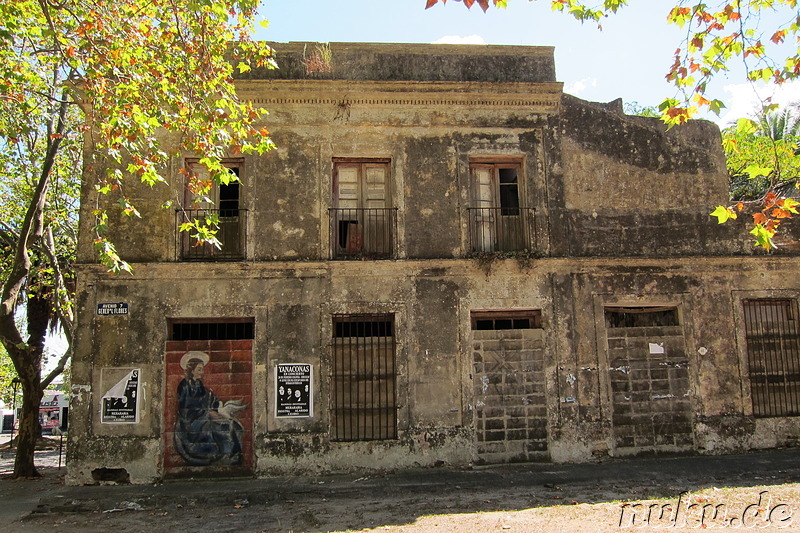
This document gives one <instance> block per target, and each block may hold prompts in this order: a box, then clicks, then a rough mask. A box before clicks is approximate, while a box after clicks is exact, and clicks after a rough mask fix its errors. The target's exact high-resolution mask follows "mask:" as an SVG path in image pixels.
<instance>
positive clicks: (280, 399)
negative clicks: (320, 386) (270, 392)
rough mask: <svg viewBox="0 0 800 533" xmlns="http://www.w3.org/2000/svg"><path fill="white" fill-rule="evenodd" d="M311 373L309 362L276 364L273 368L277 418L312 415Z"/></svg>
mask: <svg viewBox="0 0 800 533" xmlns="http://www.w3.org/2000/svg"><path fill="white" fill-rule="evenodd" d="M311 374H312V367H311V365H310V364H306V363H290V364H280V365H277V367H276V368H275V416H276V417H277V418H307V417H310V416H313V409H312V401H311V392H312V389H313V387H312V378H311Z"/></svg>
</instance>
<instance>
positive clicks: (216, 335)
mask: <svg viewBox="0 0 800 533" xmlns="http://www.w3.org/2000/svg"><path fill="white" fill-rule="evenodd" d="M252 338H253V321H252V320H250V319H247V320H241V321H232V322H207V321H203V322H200V321H186V322H184V321H180V322H178V321H176V322H173V323H172V324H171V326H170V340H173V341H200V340H202V341H205V340H245V339H252Z"/></svg>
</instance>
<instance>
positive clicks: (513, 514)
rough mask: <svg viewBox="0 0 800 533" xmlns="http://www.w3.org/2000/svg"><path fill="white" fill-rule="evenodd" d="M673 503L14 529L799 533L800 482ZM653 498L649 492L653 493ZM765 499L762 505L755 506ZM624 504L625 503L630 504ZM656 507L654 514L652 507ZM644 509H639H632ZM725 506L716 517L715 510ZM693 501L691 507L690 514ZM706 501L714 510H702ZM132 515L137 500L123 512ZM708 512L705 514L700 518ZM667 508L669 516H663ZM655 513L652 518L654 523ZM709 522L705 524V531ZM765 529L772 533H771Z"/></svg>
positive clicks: (277, 511)
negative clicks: (715, 531)
mask: <svg viewBox="0 0 800 533" xmlns="http://www.w3.org/2000/svg"><path fill="white" fill-rule="evenodd" d="M673 490H674V491H675V492H676V494H675V496H674V497H669V498H660V499H658V500H653V499H651V498H650V497H649V495H648V494H647V493H646V492H645V493H644V494H641V499H639V498H636V499H633V500H628V499H627V498H625V499H622V500H619V499H618V498H617V496H618V495H620V494H622V493H625V494H630V491H628V490H626V489H625V488H619V489H613V488H605V489H596V488H595V489H593V488H592V487H587V486H584V487H570V488H568V489H561V488H560V487H553V488H548V487H542V488H541V489H540V490H533V491H529V490H515V489H508V490H498V489H493V490H487V491H485V492H484V491H481V492H473V491H470V492H469V493H466V494H465V493H463V492H461V491H459V490H455V491H449V492H442V493H438V494H437V493H432V494H416V495H414V496H408V495H406V494H404V493H402V494H395V495H391V494H384V495H377V494H368V493H362V492H360V491H358V492H357V493H356V494H351V495H350V496H347V495H342V494H340V495H333V494H332V495H331V497H330V498H320V499H319V500H318V501H306V500H303V499H298V500H289V499H284V500H255V501H250V500H249V499H241V500H239V501H236V502H233V503H232V505H226V506H218V505H215V504H213V502H207V501H199V500H192V499H191V498H190V499H187V500H186V502H185V503H182V504H175V505H172V506H164V507H158V508H156V509H150V510H141V511H136V510H119V511H116V512H110V513H109V512H102V511H94V512H89V513H77V514H62V515H33V516H31V517H29V518H27V519H26V520H24V521H22V522H20V523H18V524H16V525H15V527H14V529H13V530H14V531H45V530H48V529H51V528H52V529H54V530H61V531H97V532H101V531H103V532H106V531H116V532H128V531H137V532H138V531H174V532H178V531H180V532H183V531H187V532H188V531H252V532H261V531H263V532H301V531H302V532H322V531H337V532H339V531H370V532H378V531H395V532H408V533H412V532H413V533H428V532H443V531H458V532H469V533H472V532H474V533H484V532H487V531H511V532H525V533H533V532H572V531H575V532H582V531H589V532H598V533H605V532H612V531H613V532H618V531H621V530H629V531H633V530H641V529H650V528H653V529H654V530H658V529H664V528H669V530H670V531H684V530H686V531H688V530H694V529H701V528H702V529H705V528H708V527H717V528H719V527H727V528H730V529H750V528H758V529H759V530H761V531H772V530H775V531H778V530H785V531H800V520H793V518H794V517H795V515H797V514H798V513H800V509H799V508H798V502H800V485H798V484H797V483H790V484H780V485H761V486H756V487H747V488H709V489H704V490H701V491H698V492H692V493H689V494H683V495H682V496H680V497H681V498H682V502H683V508H682V511H681V512H679V513H678V521H677V523H675V522H674V521H673V520H674V516H675V514H674V511H675V509H676V508H677V500H678V497H679V496H678V493H679V490H680V489H678V488H677V487H676V488H675V489H668V490H666V491H665V492H672V491H673ZM648 492H649V491H648ZM759 499H760V500H761V503H760V504H759ZM626 503H627V504H628V505H625V504H626ZM651 503H652V504H655V505H656V507H655V508H654V509H652V510H650V512H649V513H648V510H649V504H651ZM637 504H638V505H639V507H634V505H637ZM720 504H723V505H724V506H725V508H723V509H720V510H718V511H719V512H718V514H717V515H716V516H714V515H713V508H714V507H716V506H717V505H720ZM690 505H694V507H692V508H689V506H690ZM708 505H710V506H711V508H709V507H705V506H708ZM126 507H127V508H128V509H136V508H137V507H136V504H135V502H128V504H127V505H121V506H120V509H125V508H126ZM703 507H705V509H706V511H705V512H706V515H705V517H703V516H702V512H703V511H702V509H703ZM662 510H663V511H664V512H663V513H662V512H661V511H662ZM648 514H649V517H648ZM703 524H705V527H703ZM767 528H768V529H767Z"/></svg>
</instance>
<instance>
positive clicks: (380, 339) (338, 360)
mask: <svg viewBox="0 0 800 533" xmlns="http://www.w3.org/2000/svg"><path fill="white" fill-rule="evenodd" d="M332 348H333V349H332V352H333V369H332V376H331V381H332V383H331V438H332V440H335V441H363V440H388V439H395V438H397V399H396V366H395V364H396V362H395V340H394V317H393V316H392V315H391V314H380V315H334V316H333V346H332Z"/></svg>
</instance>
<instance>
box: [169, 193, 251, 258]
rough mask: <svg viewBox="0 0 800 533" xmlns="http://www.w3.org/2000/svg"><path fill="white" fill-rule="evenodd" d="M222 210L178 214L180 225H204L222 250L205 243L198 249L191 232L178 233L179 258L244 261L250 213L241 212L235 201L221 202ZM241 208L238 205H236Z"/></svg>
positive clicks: (179, 212)
mask: <svg viewBox="0 0 800 533" xmlns="http://www.w3.org/2000/svg"><path fill="white" fill-rule="evenodd" d="M220 204H221V206H222V207H223V208H222V209H194V210H185V211H183V210H179V211H177V212H176V217H177V224H178V227H180V225H181V224H183V223H185V222H194V221H197V220H200V221H202V222H203V223H204V224H206V225H208V226H210V227H211V228H212V229H214V230H215V231H216V237H217V239H218V240H219V241H220V247H219V248H217V247H216V246H214V245H212V244H209V243H203V244H200V245H198V243H197V239H195V238H194V237H192V232H191V231H179V232H178V241H179V242H178V250H179V252H180V258H181V259H182V260H186V261H190V260H192V261H212V260H229V261H230V260H237V259H243V258H244V252H245V249H246V247H247V243H246V242H245V238H246V231H245V228H246V227H247V210H246V209H239V208H238V207H236V206H235V205H236V204H234V203H233V202H232V201H228V200H220ZM237 204H238V202H237Z"/></svg>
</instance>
